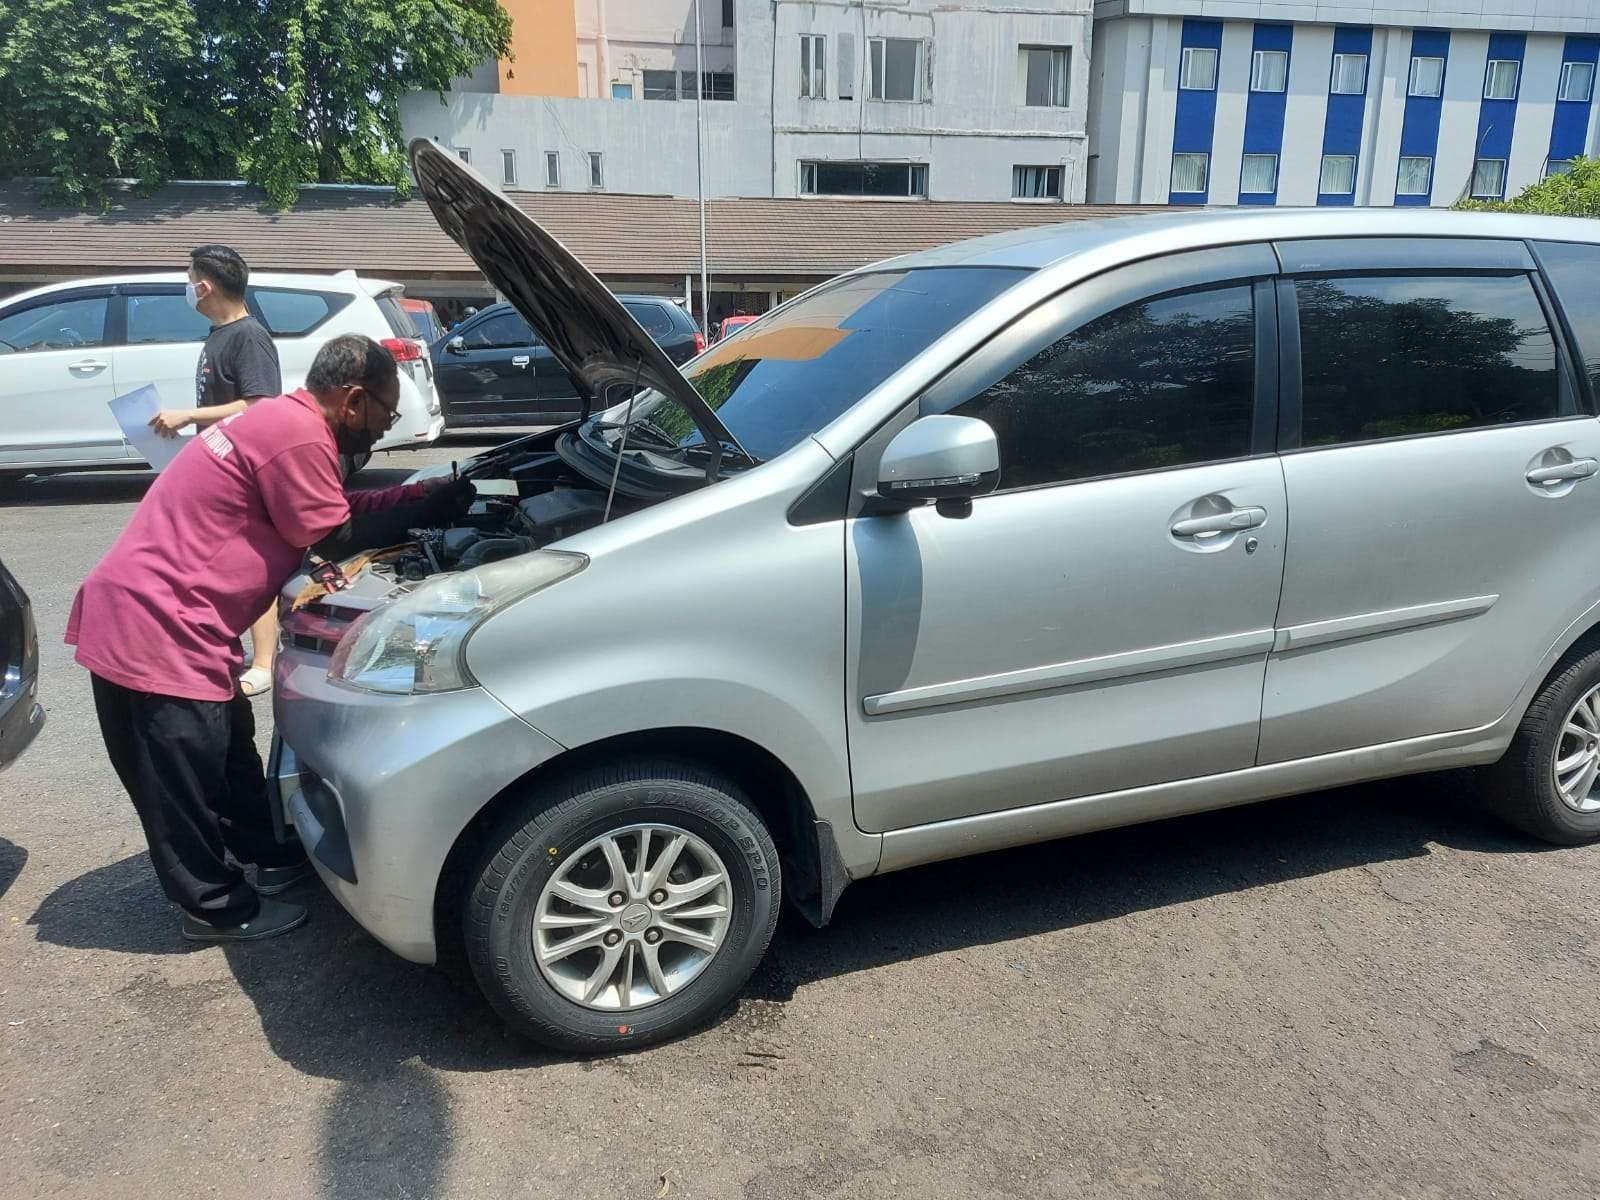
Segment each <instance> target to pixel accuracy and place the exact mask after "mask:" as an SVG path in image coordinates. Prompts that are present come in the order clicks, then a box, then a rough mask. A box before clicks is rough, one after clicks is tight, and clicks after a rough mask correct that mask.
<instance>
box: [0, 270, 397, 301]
mask: <svg viewBox="0 0 1600 1200" xmlns="http://www.w3.org/2000/svg"><path fill="white" fill-rule="evenodd" d="M187 282H189V277H188V275H186V274H185V273H184V272H182V271H146V272H143V273H140V274H135V275H93V276H89V277H87V278H84V279H67V280H63V281H61V282H60V283H51V284H46V285H45V286H44V287H37V288H32V289H30V290H29V291H26V292H19V293H17V294H16V295H15V296H6V297H4V298H0V304H5V305H10V304H15V303H16V302H17V301H19V300H32V299H35V298H37V297H40V296H48V295H50V294H51V293H53V292H64V291H67V290H69V289H75V288H85V287H111V286H113V285H115V284H119V283H187ZM250 286H251V287H281V288H300V289H303V290H305V291H319V292H345V293H348V294H352V295H367V296H381V295H382V294H383V293H385V292H391V291H395V290H398V289H399V288H401V287H402V286H403V285H401V284H399V283H396V282H394V281H393V280H389V279H373V278H370V277H368V276H366V275H357V274H356V273H355V272H354V271H341V272H339V273H338V274H337V275H309V274H299V273H294V272H289V271H251V272H250Z"/></svg>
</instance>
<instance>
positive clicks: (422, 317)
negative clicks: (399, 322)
mask: <svg viewBox="0 0 1600 1200" xmlns="http://www.w3.org/2000/svg"><path fill="white" fill-rule="evenodd" d="M400 307H401V308H403V309H405V311H406V313H407V314H408V315H409V316H410V317H411V323H412V324H413V325H415V326H416V327H417V336H418V337H419V338H421V339H422V340H423V341H424V342H426V343H427V344H428V345H429V346H432V345H433V344H434V343H435V342H437V341H438V340H439V339H440V338H442V337H443V336H444V324H443V323H442V322H441V321H440V320H439V314H438V313H437V312H435V311H434V307H433V302H432V301H431V300H415V299H412V298H411V297H410V296H402V297H401V298H400Z"/></svg>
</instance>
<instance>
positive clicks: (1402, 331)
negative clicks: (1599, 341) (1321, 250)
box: [1294, 274, 1577, 448]
mask: <svg viewBox="0 0 1600 1200" xmlns="http://www.w3.org/2000/svg"><path fill="white" fill-rule="evenodd" d="M1294 291H1295V297H1296V307H1297V309H1298V312H1299V317H1300V361H1301V376H1302V383H1301V417H1300V425H1301V432H1300V444H1301V446H1303V447H1306V448H1311V447H1316V446H1336V445H1343V444H1347V443H1350V442H1369V441H1377V440H1379V439H1382V438H1392V437H1409V436H1415V435H1417V434H1428V433H1450V432H1454V431H1456V430H1462V429H1482V428H1486V427H1489V426H1494V425H1512V424H1517V423H1519V422H1524V421H1543V420H1550V419H1552V418H1555V417H1559V416H1570V415H1574V414H1575V413H1576V411H1577V410H1576V404H1575V402H1574V401H1573V399H1572V397H1571V394H1570V389H1566V388H1564V387H1563V386H1562V380H1561V371H1560V369H1559V366H1558V362H1557V357H1556V340H1555V337H1554V335H1553V334H1552V333H1551V330H1550V324H1549V321H1548V320H1547V319H1546V317H1545V312H1544V307H1543V305H1541V304H1540V302H1539V297H1538V294H1537V293H1536V292H1535V291H1534V288H1533V282H1532V280H1531V279H1530V278H1529V277H1528V276H1527V275H1522V274H1504V275H1460V274H1451V275H1427V274H1404V275H1401V274H1395V275H1362V276H1344V277H1340V276H1312V277H1302V278H1298V279H1296V280H1295V281H1294Z"/></svg>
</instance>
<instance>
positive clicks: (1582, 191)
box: [1455, 158, 1600, 217]
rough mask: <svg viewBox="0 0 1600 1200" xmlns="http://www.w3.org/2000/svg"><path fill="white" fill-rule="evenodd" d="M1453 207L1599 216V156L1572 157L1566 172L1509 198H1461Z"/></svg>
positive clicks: (1564, 215) (1569, 215)
mask: <svg viewBox="0 0 1600 1200" xmlns="http://www.w3.org/2000/svg"><path fill="white" fill-rule="evenodd" d="M1455 207H1457V208H1460V209H1467V210H1470V211H1474V212H1518V213H1545V214H1547V215H1550V216H1556V217H1600V158H1575V159H1573V160H1572V169H1571V170H1569V171H1567V172H1566V173H1565V174H1561V175H1551V176H1550V177H1549V178H1548V179H1541V180H1540V181H1539V182H1538V183H1534V184H1530V185H1528V186H1527V187H1526V188H1524V189H1523V190H1522V192H1521V193H1520V194H1518V195H1516V196H1513V197H1512V198H1511V199H1510V200H1462V201H1461V202H1460V203H1458V204H1457V205H1456V206H1455Z"/></svg>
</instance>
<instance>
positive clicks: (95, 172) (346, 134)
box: [0, 0, 511, 207]
mask: <svg viewBox="0 0 1600 1200" xmlns="http://www.w3.org/2000/svg"><path fill="white" fill-rule="evenodd" d="M510 36H511V21H510V18H509V17H508V16H507V15H506V13H505V12H504V10H502V9H501V8H500V6H499V3H498V0H109V2H108V0H0V176H4V175H13V176H34V175H37V176H45V177H47V178H48V179H49V180H50V181H51V189H52V191H53V192H54V194H55V195H56V196H57V197H58V198H59V199H62V200H65V201H68V202H74V203H88V202H95V201H103V200H104V198H105V195H106V191H105V181H106V179H107V178H108V177H127V176H131V177H134V178H137V179H138V180H140V181H141V182H142V183H144V184H146V185H149V186H153V185H156V184H159V183H160V182H162V181H163V180H166V179H175V178H205V179H214V178H219V177H222V178H239V177H241V176H242V177H244V178H247V179H249V180H250V181H251V182H253V183H257V184H259V185H261V186H262V187H264V188H265V189H266V190H267V193H268V195H269V197H270V198H271V200H272V202H273V203H275V204H277V205H279V206H280V207H288V206H289V205H291V204H293V203H294V200H295V197H296V194H297V188H298V186H299V185H300V184H301V183H306V182H320V183H381V184H393V185H395V186H396V187H398V188H400V189H402V190H404V189H405V188H406V187H407V185H408V183H409V179H410V176H409V174H408V172H407V170H406V161H405V145H404V139H403V136H402V134H401V130H400V116H399V102H400V98H401V97H402V96H403V95H405V94H406V93H407V92H413V91H444V90H446V89H448V88H449V86H450V83H451V81H452V80H453V79H454V78H456V77H457V76H460V75H463V74H466V73H467V72H469V71H471V70H472V69H473V68H474V67H476V66H477V64H479V63H480V62H482V61H483V60H484V59H487V58H494V57H505V56H506V55H507V54H508V53H509V47H510Z"/></svg>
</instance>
